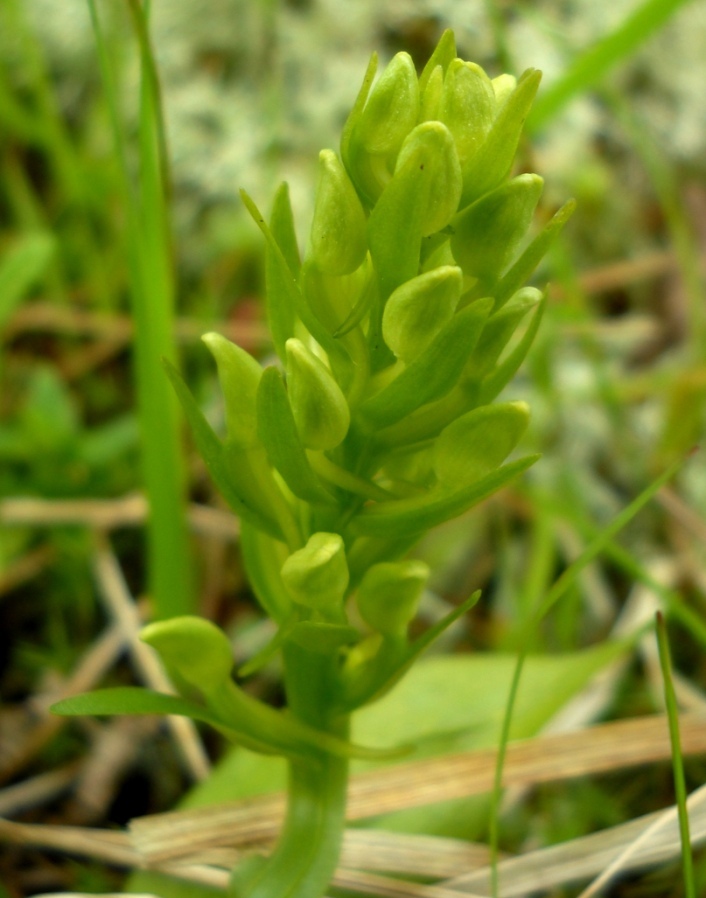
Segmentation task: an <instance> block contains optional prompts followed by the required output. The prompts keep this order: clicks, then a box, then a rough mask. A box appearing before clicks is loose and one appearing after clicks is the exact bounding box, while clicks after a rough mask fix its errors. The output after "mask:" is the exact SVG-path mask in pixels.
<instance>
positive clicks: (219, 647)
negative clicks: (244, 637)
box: [140, 616, 233, 693]
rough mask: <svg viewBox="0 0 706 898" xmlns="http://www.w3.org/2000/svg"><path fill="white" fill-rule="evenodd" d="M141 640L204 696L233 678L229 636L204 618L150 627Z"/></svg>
mask: <svg viewBox="0 0 706 898" xmlns="http://www.w3.org/2000/svg"><path fill="white" fill-rule="evenodd" d="M140 639H141V640H142V641H143V642H146V643H147V645H151V646H152V648H154V649H156V651H157V652H158V653H159V655H160V657H161V658H162V661H163V662H164V664H165V665H166V667H167V669H168V670H171V671H173V672H175V673H176V674H177V675H178V676H179V677H181V679H182V680H184V681H185V682H186V683H188V684H189V685H190V686H196V687H197V688H198V689H200V690H201V691H202V692H204V693H209V692H211V691H212V690H214V689H216V688H218V687H219V686H220V685H221V684H222V683H223V682H224V681H226V680H228V679H229V678H230V673H231V669H232V667H233V651H232V649H231V645H230V642H229V641H228V637H227V636H226V634H225V633H224V632H223V631H222V630H221V629H219V628H218V627H217V626H216V625H215V624H212V623H211V622H210V621H207V620H205V619H204V618H202V617H191V616H184V617H173V618H171V619H170V620H164V621H156V622H155V623H153V624H148V625H147V626H146V627H145V628H144V629H143V630H142V632H141V633H140Z"/></svg>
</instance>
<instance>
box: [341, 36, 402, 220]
mask: <svg viewBox="0 0 706 898" xmlns="http://www.w3.org/2000/svg"><path fill="white" fill-rule="evenodd" d="M371 77H372V71H371V69H369V70H368V75H367V76H366V80H367V79H368V78H371ZM367 90H368V87H367V84H366V83H364V85H363V92H362V94H361V95H359V98H358V100H357V101H356V107H355V108H354V110H353V112H352V113H351V117H350V118H349V121H348V124H347V125H346V132H344V138H343V140H342V143H341V152H342V153H343V159H344V161H345V165H346V168H347V169H348V172H349V174H350V176H351V178H352V180H353V183H354V184H355V186H356V189H357V191H358V193H359V194H360V196H361V198H362V199H363V200H364V202H366V203H367V204H368V205H370V206H372V205H373V204H374V203H375V202H376V201H377V199H378V197H379V196H380V193H381V192H382V190H383V188H384V187H385V185H386V184H387V183H388V181H389V180H390V178H391V177H392V171H393V169H394V167H395V159H396V158H397V153H398V152H399V149H400V147H401V146H402V142H403V141H404V139H405V137H406V136H407V135H408V134H409V132H410V131H411V130H412V128H413V127H414V126H415V125H416V123H417V119H418V117H419V83H418V81H417V73H416V72H415V70H414V64H413V63H412V59H411V57H410V56H409V55H408V54H407V53H398V54H397V55H396V56H395V57H394V58H393V59H392V61H391V62H390V63H389V65H388V66H387V68H386V69H385V71H384V72H383V74H382V76H381V77H380V78H379V79H378V81H377V82H376V83H375V86H374V87H373V89H372V91H371V92H370V94H369V96H368V97H367V102H365V105H362V103H363V100H362V97H363V96H364V94H365V92H367Z"/></svg>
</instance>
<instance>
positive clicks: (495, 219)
mask: <svg viewBox="0 0 706 898" xmlns="http://www.w3.org/2000/svg"><path fill="white" fill-rule="evenodd" d="M543 184H544V182H543V180H542V179H541V178H540V177H539V175H529V174H527V175H520V176H519V177H517V178H513V180H512V181H508V182H507V184H503V185H502V187H498V188H497V189H496V190H493V191H492V193H488V194H486V195H485V196H483V197H481V198H480V199H479V200H477V201H476V202H475V203H473V205H471V206H468V207H467V208H466V209H464V210H463V211H462V212H460V213H459V214H458V216H457V217H456V218H455V220H454V222H453V228H454V234H453V236H452V237H451V250H452V252H453V254H454V258H455V259H456V261H457V262H458V264H459V265H460V266H461V268H463V271H464V274H467V275H473V276H475V277H477V278H480V279H481V280H482V281H484V282H493V281H495V280H496V279H497V278H499V277H500V275H501V274H502V273H503V272H504V270H505V269H506V268H507V266H508V265H509V264H510V262H511V261H512V257H513V255H514V254H515V251H516V249H517V247H518V245H519V243H520V241H521V240H522V238H523V237H524V236H525V234H526V232H527V229H528V228H529V226H530V223H531V221H532V216H533V215H534V210H535V208H536V206H537V203H538V202H539V197H540V196H541V193H542V186H543Z"/></svg>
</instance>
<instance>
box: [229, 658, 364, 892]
mask: <svg viewBox="0 0 706 898" xmlns="http://www.w3.org/2000/svg"><path fill="white" fill-rule="evenodd" d="M284 660H285V682H286V686H287V694H288V699H289V706H290V709H291V711H292V714H293V715H294V716H295V717H296V718H298V719H299V720H301V721H302V722H303V723H306V724H308V725H310V726H315V727H317V728H318V729H320V730H324V731H325V732H328V733H330V734H331V735H334V736H337V737H339V738H346V737H347V735H348V728H349V727H348V717H347V716H342V715H340V714H334V713H333V712H332V711H331V704H332V690H331V685H332V682H333V681H334V680H335V679H337V678H338V671H337V667H336V661H335V658H332V657H331V656H327V655H317V654H314V653H312V652H308V651H306V650H304V649H302V648H300V647H298V646H296V645H293V644H291V643H290V644H289V645H287V646H286V647H285V649H284ZM347 784H348V761H347V760H346V759H344V758H339V757H334V756H333V755H331V754H326V753H323V752H312V755H311V758H308V759H306V760H293V761H290V763H289V783H288V795H287V816H286V818H285V821H284V826H283V828H282V832H281V835H280V838H279V841H278V843H277V846H276V848H275V850H274V852H273V854H272V855H271V856H270V857H269V858H268V859H267V860H266V861H263V860H262V859H260V858H256V859H252V860H250V861H248V862H246V863H245V864H241V865H240V866H239V867H238V868H237V869H236V870H235V871H234V873H233V877H232V879H231V886H230V895H231V898H321V896H322V895H323V894H324V892H325V890H326V888H327V886H328V884H329V882H330V880H331V877H332V876H333V873H334V870H335V869H336V864H337V863H338V857H339V853H340V847H341V841H342V839H343V830H344V826H345V812H346V790H347Z"/></svg>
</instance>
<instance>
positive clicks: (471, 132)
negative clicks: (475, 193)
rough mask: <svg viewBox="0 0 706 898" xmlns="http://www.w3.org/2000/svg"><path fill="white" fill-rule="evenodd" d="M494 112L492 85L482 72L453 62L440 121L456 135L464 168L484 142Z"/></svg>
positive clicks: (445, 79)
mask: <svg viewBox="0 0 706 898" xmlns="http://www.w3.org/2000/svg"><path fill="white" fill-rule="evenodd" d="M495 109H496V100H495V92H494V90H493V85H492V82H491V80H490V78H489V77H488V76H487V75H486V73H485V72H484V71H483V69H482V68H481V67H480V66H479V65H476V64H475V63H473V62H464V61H463V60H461V59H454V61H453V62H452V63H451V65H450V66H449V69H448V71H447V73H446V77H445V78H444V88H443V91H442V94H441V103H440V107H439V119H440V121H442V122H443V123H444V124H445V125H446V126H447V128H448V129H449V131H451V134H452V135H453V138H454V141H455V143H456V150H457V151H458V157H459V160H460V162H461V165H462V166H463V165H464V164H465V163H466V161H467V160H468V159H470V158H471V157H472V156H473V155H474V154H475V153H476V151H477V150H478V148H479V147H480V146H482V144H483V142H484V141H485V139H486V137H487V135H488V132H489V131H490V127H491V125H492V123H493V118H494V117H495Z"/></svg>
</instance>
